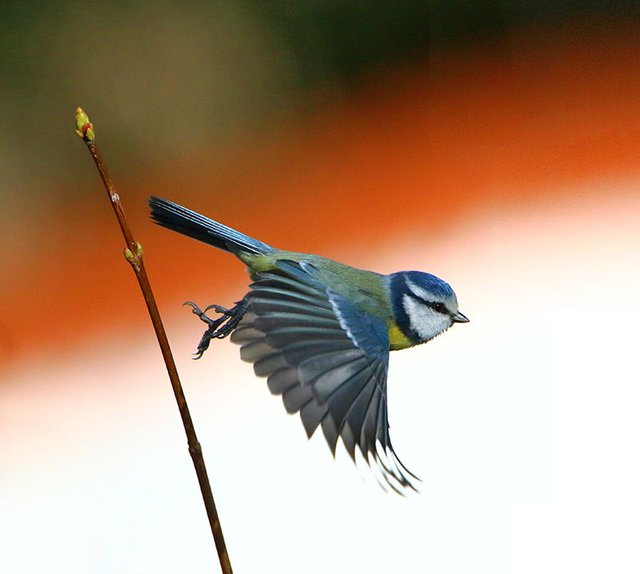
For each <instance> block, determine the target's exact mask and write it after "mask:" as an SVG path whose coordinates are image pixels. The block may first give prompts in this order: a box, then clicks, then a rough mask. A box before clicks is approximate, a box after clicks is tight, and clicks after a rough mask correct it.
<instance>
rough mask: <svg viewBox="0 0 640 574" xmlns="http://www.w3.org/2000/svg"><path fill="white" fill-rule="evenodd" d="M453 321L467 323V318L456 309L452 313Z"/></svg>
mask: <svg viewBox="0 0 640 574" xmlns="http://www.w3.org/2000/svg"><path fill="white" fill-rule="evenodd" d="M452 318H453V322H454V323H468V322H469V319H468V318H467V317H466V316H465V315H463V314H462V313H460V311H458V312H457V313H456V314H455V315H453V317H452Z"/></svg>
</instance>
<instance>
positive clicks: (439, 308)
mask: <svg viewBox="0 0 640 574" xmlns="http://www.w3.org/2000/svg"><path fill="white" fill-rule="evenodd" d="M423 303H424V304H425V305H426V306H427V307H429V308H430V309H433V310H434V311H436V312H437V313H442V314H444V315H448V314H449V310H448V309H447V307H446V306H445V304H444V303H441V302H440V301H423Z"/></svg>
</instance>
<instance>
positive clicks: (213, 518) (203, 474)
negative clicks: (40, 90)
mask: <svg viewBox="0 0 640 574" xmlns="http://www.w3.org/2000/svg"><path fill="white" fill-rule="evenodd" d="M76 133H77V134H78V135H79V136H80V137H81V138H82V140H83V141H84V142H85V143H86V144H87V148H88V150H89V153H90V154H91V157H92V158H93V161H94V162H95V164H96V167H97V168H98V172H99V173H100V177H101V178H102V183H103V184H104V188H105V190H106V191H107V194H108V195H109V202H110V203H111V206H112V207H113V211H114V213H115V215H116V218H117V219H118V223H119V224H120V229H121V230H122V235H124V239H125V241H126V244H127V247H126V248H125V250H124V256H125V258H126V259H127V261H128V262H129V263H130V264H131V267H132V268H133V270H134V272H135V274H136V279H137V280H138V284H139V285H140V289H141V290H142V294H143V296H144V300H145V303H146V304H147V309H148V311H149V316H150V317H151V322H152V323H153V328H154V330H155V333H156V337H157V339H158V343H159V345H160V349H161V351H162V357H163V358H164V362H165V364H166V366H167V372H168V373H169V379H170V380H171V386H172V388H173V394H174V395H175V398H176V402H177V403H178V409H179V410H180V416H181V417H182V424H183V425H184V430H185V433H186V435H187V443H188V445H189V453H190V454H191V458H192V459H193V466H194V467H195V469H196V475H197V476H198V482H199V483H200V490H201V492H202V499H203V501H204V506H205V508H206V510H207V516H208V518H209V524H210V525H211V532H212V533H213V539H214V541H215V543H216V549H217V551H218V558H219V559H220V566H221V568H222V572H223V574H232V570H231V562H230V561H229V554H228V553H227V547H226V545H225V542H224V536H223V535H222V527H221V526H220V519H219V518H218V512H217V510H216V505H215V502H214V500H213V493H212V491H211V485H210V484H209V478H208V476H207V468H206V466H205V464H204V458H203V456H202V448H201V446H200V443H199V442H198V437H197V436H196V430H195V428H194V426H193V421H192V420H191V414H190V413H189V407H188V406H187V400H186V398H185V396H184V392H183V390H182V385H181V383H180V378H179V377H178V370H177V369H176V364H175V361H174V360H173V355H172V353H171V348H170V347H169V341H168V339H167V334H166V332H165V330H164V326H163V324H162V320H161V319H160V313H159V312H158V306H157V305H156V300H155V298H154V296H153V292H152V290H151V284H150V283H149V279H148V277H147V272H146V271H145V268H144V262H143V260H142V246H141V245H140V244H139V243H138V242H137V241H136V240H135V239H134V237H133V234H132V233H131V229H130V228H129V225H128V223H127V219H126V217H125V214H124V209H123V207H122V202H121V201H120V196H119V195H118V193H117V192H116V189H115V186H114V185H113V181H111V178H110V177H109V174H108V172H107V166H106V164H105V162H104V160H103V159H102V156H101V155H100V152H99V151H98V148H97V146H96V142H95V132H94V130H93V124H92V123H91V122H90V121H89V117H88V116H87V114H86V113H85V112H84V111H83V110H82V108H78V109H77V110H76Z"/></svg>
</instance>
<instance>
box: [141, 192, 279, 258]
mask: <svg viewBox="0 0 640 574" xmlns="http://www.w3.org/2000/svg"><path fill="white" fill-rule="evenodd" d="M149 207H150V208H151V219H152V220H153V221H154V222H155V223H157V224H158V225H161V226H162V227H166V228H167V229H171V230H172V231H177V232H178V233H182V234H183V235H187V236H189V237H192V238H193V239H197V240H198V241H203V242H204V243H208V244H209V245H213V246H214V247H217V248H218V249H222V250H223V251H231V252H232V253H236V252H238V251H242V252H246V253H255V254H256V255H259V254H262V253H268V252H269V251H273V247H270V246H269V245H267V244H266V243H262V241H258V240H257V239H253V238H252V237H249V236H248V235H245V234H244V233H240V232H239V231H236V230H235V229H231V228H230V227H227V226H226V225H222V224H221V223H218V222H217V221H213V220H212V219H209V218H208V217H205V216H204V215H200V214H199V213H196V212H195V211H191V210H190V209H187V208H186V207H182V206H181V205H178V204H177V203H174V202H173V201H169V200H167V199H162V198H160V197H151V198H149Z"/></svg>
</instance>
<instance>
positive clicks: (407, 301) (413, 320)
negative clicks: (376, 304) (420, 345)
mask: <svg viewBox="0 0 640 574" xmlns="http://www.w3.org/2000/svg"><path fill="white" fill-rule="evenodd" d="M402 306H403V307H404V310H405V312H406V313H407V317H409V326H410V327H411V330H412V331H414V332H415V333H417V334H418V336H419V337H420V338H421V339H422V340H424V341H427V340H429V339H432V338H433V337H435V336H436V335H439V334H440V333H442V331H444V330H446V329H448V328H449V326H450V324H451V319H450V318H449V317H447V316H446V315H443V314H442V313H438V312H437V311H434V310H433V309H430V308H429V307H427V306H426V305H425V304H423V303H421V302H420V301H418V300H416V299H414V298H413V297H411V295H407V294H405V295H404V296H403V297H402Z"/></svg>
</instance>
